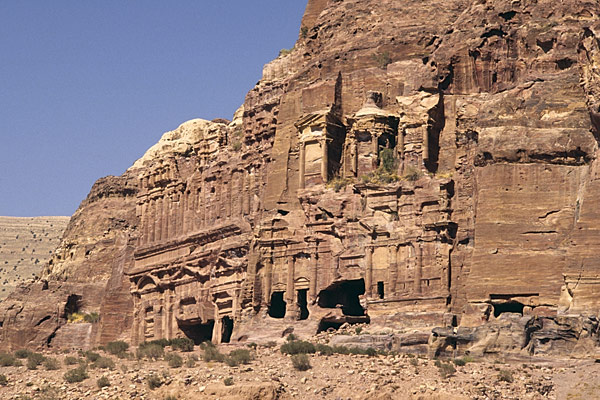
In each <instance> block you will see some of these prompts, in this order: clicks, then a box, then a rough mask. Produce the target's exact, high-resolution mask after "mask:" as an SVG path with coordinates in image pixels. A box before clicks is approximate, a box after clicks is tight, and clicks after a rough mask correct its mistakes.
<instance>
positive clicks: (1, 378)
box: [0, 374, 8, 386]
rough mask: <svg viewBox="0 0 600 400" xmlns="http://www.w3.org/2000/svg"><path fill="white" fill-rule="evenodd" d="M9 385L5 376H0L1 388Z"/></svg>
mask: <svg viewBox="0 0 600 400" xmlns="http://www.w3.org/2000/svg"><path fill="white" fill-rule="evenodd" d="M6 385H8V378H7V377H6V375H4V374H0V386H6Z"/></svg>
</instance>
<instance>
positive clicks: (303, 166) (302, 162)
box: [298, 142, 306, 189]
mask: <svg viewBox="0 0 600 400" xmlns="http://www.w3.org/2000/svg"><path fill="white" fill-rule="evenodd" d="M305 175H306V145H305V144H304V142H300V165H299V168H298V179H299V182H298V188H299V189H304V188H305V187H306V179H305Z"/></svg>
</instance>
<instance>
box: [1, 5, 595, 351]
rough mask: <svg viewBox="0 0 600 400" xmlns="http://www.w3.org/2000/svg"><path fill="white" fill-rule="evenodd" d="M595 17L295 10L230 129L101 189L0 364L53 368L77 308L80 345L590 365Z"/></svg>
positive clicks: (204, 127)
mask: <svg viewBox="0 0 600 400" xmlns="http://www.w3.org/2000/svg"><path fill="white" fill-rule="evenodd" d="M599 12H600V5H598V4H597V2H585V1H583V2H581V1H563V2H555V1H550V0H539V1H528V0H521V1H508V0H506V1H502V0H500V1H494V2H485V1H479V2H471V1H464V0H450V1H445V2H443V3H442V2H440V1H432V0H426V1H422V0H420V1H392V0H378V1H365V0H361V1H359V0H346V1H343V2H342V1H333V0H330V1H325V0H322V1H321V0H310V1H309V2H308V5H307V11H306V15H305V17H304V19H303V21H302V25H301V31H300V36H299V40H298V42H297V43H296V46H295V49H294V50H293V51H292V52H291V53H290V54H288V55H285V56H280V57H279V58H278V59H276V60H274V61H273V62H271V63H269V64H267V65H266V66H265V68H264V73H263V79H262V80H261V81H260V82H259V83H258V84H257V86H256V87H255V88H254V89H253V90H251V91H250V92H249V93H248V95H247V97H246V101H245V102H244V105H243V107H242V108H240V110H238V112H237V113H236V115H235V116H234V119H233V121H232V122H229V121H225V120H218V121H212V122H209V121H204V120H192V121H189V122H186V123H184V124H183V125H181V126H180V127H179V128H178V129H177V130H175V131H173V132H169V133H167V134H165V135H164V136H163V138H162V139H161V140H160V142H159V143H158V144H157V145H155V146H153V147H152V148H151V149H150V150H149V151H148V153H147V154H146V155H144V157H142V158H141V159H140V160H138V161H137V162H136V163H135V164H134V166H133V167H132V168H130V169H129V170H128V171H127V172H126V173H125V174H124V175H123V176H122V177H120V178H113V177H111V178H105V179H104V180H100V181H99V182H98V183H97V184H96V185H95V187H94V188H93V189H92V192H91V193H90V195H89V197H88V199H87V200H86V201H84V202H83V203H82V205H81V207H80V209H79V210H78V211H77V213H76V214H75V215H74V217H73V219H72V220H71V222H70V224H69V228H68V229H67V232H66V234H65V239H64V240H63V242H62V244H61V247H60V248H59V251H58V253H57V255H55V257H54V258H53V259H52V260H51V261H50V263H49V265H48V268H47V269H46V272H45V274H44V279H45V281H43V282H39V283H36V284H34V285H31V286H29V287H27V288H24V289H22V290H21V291H17V292H16V293H14V294H13V295H12V296H11V297H10V298H9V299H8V300H7V301H5V302H4V303H2V307H3V309H4V312H3V313H0V315H2V317H0V318H1V321H2V323H3V325H2V328H1V330H0V334H1V335H2V345H3V346H5V347H15V346H16V345H17V344H19V345H22V344H31V345H42V344H47V345H50V346H52V343H53V340H54V338H59V337H61V335H62V336H63V337H69V335H65V332H69V330H74V328H73V327H72V326H71V325H72V324H66V317H67V314H68V311H69V310H74V309H77V310H82V311H85V312H90V311H97V312H98V313H99V314H100V322H99V323H97V324H92V326H90V327H89V329H87V330H85V329H83V328H81V327H78V328H77V332H80V331H85V332H89V333H88V334H87V335H88V342H89V343H92V344H94V343H103V342H106V341H108V340H112V339H115V338H123V339H127V340H131V341H132V342H134V343H139V342H142V341H145V340H152V339H158V338H173V337H178V336H188V337H190V338H192V339H194V340H195V341H196V342H201V341H203V340H211V339H212V340H213V341H214V342H228V341H230V340H241V339H245V338H249V339H253V340H256V339H260V338H261V337H266V336H268V335H269V334H276V335H280V334H281V332H282V331H284V330H285V329H287V330H288V331H289V330H290V329H294V332H299V333H301V334H309V333H315V332H317V331H320V330H326V329H329V328H338V327H339V326H341V325H342V324H344V323H364V322H369V323H371V324H376V325H381V326H383V327H389V328H392V329H394V328H399V327H402V328H403V329H405V328H411V329H414V330H415V331H419V330H421V331H422V330H429V331H431V328H433V327H441V328H440V329H438V330H437V331H436V332H434V335H433V339H431V340H430V342H431V343H430V345H431V346H432V348H434V349H437V350H436V351H443V350H444V349H445V348H447V346H448V345H451V346H453V347H454V348H461V349H466V350H468V349H469V348H471V349H472V350H473V351H478V350H477V349H484V348H496V349H498V348H500V349H502V350H506V349H509V350H514V351H529V352H539V351H545V350H544V349H546V350H548V351H555V350H556V351H563V352H564V351H571V350H573V349H574V348H575V347H577V346H578V344H580V340H579V339H580V338H586V340H588V341H589V342H590V343H592V345H594V344H595V343H596V342H597V340H598V322H597V319H596V318H595V317H594V316H595V315H598V306H599V302H598V296H597V293H598V291H599V290H600V286H599V284H600V275H599V272H600V270H599V269H598V267H597V264H598V263H597V259H598V256H597V254H598V253H599V252H598V250H600V249H599V247H600V241H599V240H598V235H597V232H596V230H597V229H598V228H597V227H598V226H600V224H599V222H600V213H599V212H598V211H597V210H599V209H600V208H598V207H597V206H596V204H595V203H594V201H593V199H594V198H596V195H597V194H598V192H599V191H600V183H599V182H600V181H599V180H598V178H597V175H598V173H599V172H598V168H599V167H598V165H597V161H596V160H597V155H598V143H597V138H598V134H599V129H600V89H599V88H600V86H599V83H600V75H599V74H598V71H597V69H598V66H599V65H600V59H599V57H600V55H599V52H598V51H599V49H598V46H599V41H598V38H597V36H596V35H597V34H599V33H600V25H598V24H597V23H596V20H597V16H598V14H599ZM432 16H435V18H432ZM44 288H45V289H44ZM43 290H46V291H47V293H48V296H51V298H52V299H53V301H54V303H52V304H47V305H46V306H45V307H41V308H40V307H39V305H34V304H35V300H32V297H35V296H36V295H38V294H41V293H42V291H43ZM73 296H75V297H73ZM45 303H46V302H45ZM505 314H506V315H505ZM45 318H46V319H45ZM507 321H508V322H507ZM32 326H33V328H32ZM458 326H460V328H458V329H462V331H460V332H461V333H460V335H459V333H457V332H458V330H457V329H452V327H455V328H456V327H458ZM486 329H487V330H488V331H491V332H499V331H502V330H504V329H508V331H509V332H511V333H509V334H507V335H508V336H509V337H511V335H512V336H514V337H512V338H509V339H506V340H505V341H503V342H502V343H500V344H496V345H489V346H487V347H486V345H485V344H482V340H484V339H485V337H486V335H485V334H484V333H485V332H486ZM24 332H29V333H26V334H25V333H24ZM465 332H466V333H465ZM482 332H484V333H482ZM77 335H79V336H81V334H80V333H78V334H77ZM77 335H76V334H75V333H73V335H72V336H73V337H76V336H77ZM411 335H412V336H411ZM459 336H460V338H459ZM406 337H417V338H418V340H416V339H415V340H412V339H410V340H409V341H412V342H415V344H417V345H419V346H421V345H423V338H422V335H419V334H418V333H415V334H409V336H406ZM441 338H443V339H441ZM482 338H483V339H482ZM407 340H408V339H407ZM79 342H81V340H79ZM555 342H556V343H555ZM54 343H56V342H54ZM60 343H68V340H67V341H66V342H65V341H64V340H62V339H61V341H60ZM465 343H467V344H468V345H465ZM63 345H64V344H63ZM469 346H470V347H469ZM494 346H496V347H494ZM580 347H581V346H580ZM539 349H542V350H539ZM481 351H482V352H485V351H484V350H481Z"/></svg>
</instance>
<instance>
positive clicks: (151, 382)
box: [146, 374, 164, 390]
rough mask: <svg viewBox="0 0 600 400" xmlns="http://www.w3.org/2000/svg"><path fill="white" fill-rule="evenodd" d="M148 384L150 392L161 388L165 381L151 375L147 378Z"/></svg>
mask: <svg viewBox="0 0 600 400" xmlns="http://www.w3.org/2000/svg"><path fill="white" fill-rule="evenodd" d="M146 383H147V384H148V387H149V388H150V390H154V389H156V388H159V387H161V386H162V384H163V383H164V380H163V378H162V377H161V376H160V375H157V374H150V375H148V376H147V377H146Z"/></svg>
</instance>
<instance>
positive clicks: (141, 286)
mask: <svg viewBox="0 0 600 400" xmlns="http://www.w3.org/2000/svg"><path fill="white" fill-rule="evenodd" d="M157 286H158V282H156V280H155V278H154V277H153V276H152V275H144V276H143V277H142V278H141V279H140V280H139V281H138V282H137V290H138V291H147V290H152V289H156V287H157Z"/></svg>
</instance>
